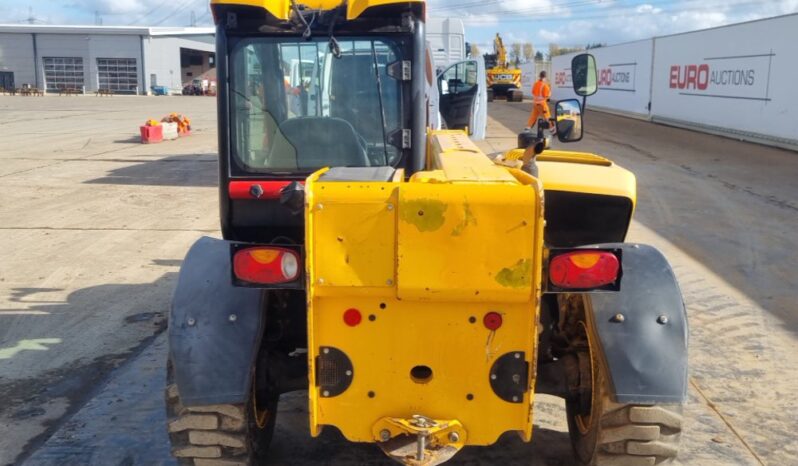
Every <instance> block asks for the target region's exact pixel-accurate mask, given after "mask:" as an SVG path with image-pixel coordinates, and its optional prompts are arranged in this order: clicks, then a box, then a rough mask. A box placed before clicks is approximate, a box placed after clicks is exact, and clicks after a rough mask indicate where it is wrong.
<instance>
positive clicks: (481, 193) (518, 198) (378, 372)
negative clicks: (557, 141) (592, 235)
mask: <svg viewBox="0 0 798 466" xmlns="http://www.w3.org/2000/svg"><path fill="white" fill-rule="evenodd" d="M459 134H460V135H462V137H461V136H458V135H457V134H455V133H453V132H451V131H447V132H443V133H442V134H438V133H437V132H432V133H430V135H429V139H428V140H429V144H430V145H429V150H430V152H429V162H430V165H429V166H428V171H424V172H417V173H415V174H414V175H413V176H411V177H410V179H409V180H403V179H401V177H396V178H394V179H393V180H392V182H357V183H355V182H352V183H349V182H347V183H342V182H334V181H328V182H324V181H323V180H320V179H319V174H318V173H316V174H314V175H311V177H309V178H308V180H307V181H306V188H305V191H306V200H307V202H306V211H305V215H306V222H305V225H306V233H305V236H306V245H305V246H306V261H305V264H306V267H307V270H306V272H307V273H306V277H307V289H308V301H309V305H308V363H309V366H310V367H309V369H310V370H309V378H310V385H309V391H308V393H309V400H310V409H309V412H310V430H311V434H312V435H314V436H316V435H318V434H319V433H320V431H321V428H322V426H324V425H333V426H336V427H337V428H338V429H339V430H340V431H341V432H342V433H343V435H344V436H345V437H346V438H347V439H349V440H352V441H358V442H374V441H375V440H376V439H375V434H374V431H373V428H374V426H375V425H376V423H378V422H379V421H380V420H381V419H385V418H398V419H409V418H410V417H411V416H412V415H414V414H421V415H424V416H427V417H430V418H432V419H446V420H452V421H457V422H459V423H460V425H462V428H463V433H464V435H463V438H465V440H464V443H465V444H467V445H488V444H491V443H494V442H495V441H496V440H497V439H498V438H499V436H500V435H501V434H503V433H505V432H509V431H513V432H518V433H520V434H521V437H522V438H524V439H525V440H529V439H531V435H532V401H533V398H534V390H531V389H530V390H529V391H528V392H527V393H526V395H525V396H524V399H523V402H522V403H508V402H506V401H503V400H501V399H500V398H499V397H498V396H497V395H496V394H495V393H494V392H493V390H492V389H491V386H490V369H491V366H492V365H493V364H494V363H495V361H496V360H497V358H499V357H501V356H502V355H504V354H505V353H508V352H512V351H518V352H523V353H524V354H526V355H527V356H526V360H527V362H528V363H529V365H530V371H529V379H528V381H527V382H528V383H529V386H530V387H534V385H535V364H536V361H535V357H534V355H535V354H536V351H537V348H536V344H537V341H536V336H537V334H538V332H537V321H538V312H539V302H540V293H541V286H542V265H541V264H542V260H543V255H544V250H543V203H542V186H541V184H540V182H539V181H538V180H537V179H535V178H531V177H530V178H523V177H522V179H521V180H519V179H517V178H516V176H514V175H513V174H511V173H509V172H508V171H507V170H506V169H504V168H502V167H498V166H496V165H494V164H493V163H492V162H491V161H490V160H489V159H488V157H487V156H486V155H484V154H483V153H481V152H480V151H479V149H476V147H475V146H473V144H471V143H470V141H468V139H467V138H466V137H465V136H464V135H463V133H459ZM440 151H444V152H445V153H442V152H440ZM419 212H423V215H419ZM519 258H521V260H519ZM505 269H506V270H505ZM350 308H355V309H358V310H360V312H361V313H362V315H363V317H364V318H363V320H362V322H361V323H360V324H359V325H356V326H354V327H350V326H348V325H346V323H345V322H344V321H343V313H344V312H346V310H347V309H350ZM488 312H499V313H500V314H501V315H502V317H503V319H504V325H502V327H501V328H499V329H498V330H496V331H491V330H489V329H487V328H485V326H484V325H482V318H483V316H484V315H485V314H486V313H488ZM472 318H473V319H472ZM472 320H473V322H472ZM322 346H331V347H335V348H338V349H340V350H341V351H343V352H344V353H345V354H346V355H347V356H348V357H349V358H350V360H351V362H352V365H353V367H354V374H355V375H354V377H353V379H352V383H351V385H350V387H349V388H348V389H347V390H346V391H344V392H343V393H342V394H340V395H338V396H334V397H324V396H322V394H321V393H320V389H319V387H317V386H316V379H315V373H316V360H317V357H318V356H319V352H320V348H321V347H322ZM452 348H456V355H453V353H452ZM417 365H425V366H428V367H429V368H431V369H432V373H433V375H432V377H431V379H429V380H426V381H425V382H424V383H419V382H418V381H417V380H414V379H413V377H412V376H411V374H410V370H411V368H413V367H414V366H417ZM467 395H472V396H471V397H468V396H467Z"/></svg>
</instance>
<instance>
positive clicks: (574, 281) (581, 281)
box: [549, 251, 620, 289]
mask: <svg viewBox="0 0 798 466" xmlns="http://www.w3.org/2000/svg"><path fill="white" fill-rule="evenodd" d="M619 269H620V264H619V262H618V257H617V256H616V255H615V254H613V253H611V252H606V251H574V252H568V253H565V254H560V255H559V256H556V257H554V258H553V259H552V260H551V262H550V263H549V278H550V279H551V283H553V284H554V285H555V286H558V287H560V288H580V289H585V288H598V287H600V286H604V285H609V284H611V283H614V282H615V281H616V280H617V279H618V271H619Z"/></svg>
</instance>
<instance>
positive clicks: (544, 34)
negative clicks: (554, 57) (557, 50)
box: [538, 29, 563, 43]
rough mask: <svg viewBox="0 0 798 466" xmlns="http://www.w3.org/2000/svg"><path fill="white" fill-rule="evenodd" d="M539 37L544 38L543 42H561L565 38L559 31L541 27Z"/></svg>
mask: <svg viewBox="0 0 798 466" xmlns="http://www.w3.org/2000/svg"><path fill="white" fill-rule="evenodd" d="M538 37H540V38H541V39H542V41H543V42H546V43H548V42H560V41H561V40H562V38H563V36H562V34H561V33H559V32H557V31H549V30H548V29H541V30H540V31H538Z"/></svg>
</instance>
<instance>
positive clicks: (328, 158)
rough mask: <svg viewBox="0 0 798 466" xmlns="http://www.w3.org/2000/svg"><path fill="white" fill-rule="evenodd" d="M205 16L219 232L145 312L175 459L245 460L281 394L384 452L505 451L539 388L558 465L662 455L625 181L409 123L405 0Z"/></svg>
mask: <svg viewBox="0 0 798 466" xmlns="http://www.w3.org/2000/svg"><path fill="white" fill-rule="evenodd" d="M211 8H212V11H213V15H214V19H215V23H216V41H217V53H216V58H217V70H218V71H217V72H218V124H219V201H220V218H221V227H222V233H223V239H216V238H210V237H204V238H201V239H199V240H198V241H197V242H196V243H195V244H194V245H193V246H192V247H191V249H190V250H189V252H188V254H187V256H186V258H185V260H184V262H183V264H182V267H181V270H180V275H179V278H178V282H177V286H176V290H175V294H174V299H173V303H172V308H171V313H170V320H169V361H168V365H167V366H168V369H167V371H168V374H167V378H168V386H167V388H166V402H167V412H168V418H169V420H168V426H167V427H168V431H169V437H170V440H171V443H172V453H173V454H174V456H175V457H176V458H177V459H178V460H179V463H180V464H193V465H197V466H202V465H254V464H258V463H260V462H261V461H263V460H265V459H266V458H268V447H269V443H270V441H271V437H272V433H273V431H274V428H275V423H276V422H278V421H277V413H278V411H277V406H278V402H279V397H280V395H281V394H284V393H287V392H291V391H298V390H306V391H307V393H308V412H309V418H310V435H312V436H317V435H319V433H320V432H321V431H322V429H325V428H335V429H338V430H339V431H340V432H341V433H342V434H343V435H344V436H345V437H346V438H347V439H348V440H350V441H352V442H372V443H375V444H377V445H379V446H380V447H381V448H382V449H383V451H384V452H385V453H386V454H387V455H388V456H389V457H391V458H393V459H395V460H396V461H398V462H400V463H403V464H407V465H435V464H440V463H443V462H445V461H447V460H448V459H450V458H452V456H453V455H455V454H456V453H457V452H458V451H459V450H460V449H461V448H462V447H463V446H466V445H469V446H488V445H491V444H493V443H494V442H496V440H497V439H498V438H499V436H501V435H502V434H504V433H506V432H514V433H516V434H517V435H519V436H520V437H521V438H522V439H524V440H525V441H530V440H531V439H532V433H533V419H534V414H535V402H534V401H535V395H536V394H538V393H545V394H550V395H555V396H559V397H562V398H563V399H564V400H565V403H566V406H567V417H568V425H569V429H570V434H571V437H572V440H573V446H574V452H575V459H574V460H570V459H563V461H564V464H578V465H599V466H610V465H629V466H632V465H653V464H658V465H660V464H667V463H669V462H671V461H672V460H673V459H674V458H675V456H676V454H677V448H678V442H679V435H680V432H681V423H682V418H681V406H682V403H683V402H684V400H685V394H686V383H687V320H686V316H685V309H684V305H683V302H682V298H681V294H680V291H679V287H678V285H677V283H676V280H675V278H674V275H673V272H672V271H671V268H670V266H669V265H668V262H667V261H666V260H665V258H664V257H663V256H662V254H660V253H659V252H658V251H657V250H656V249H654V248H652V247H650V246H646V245H642V244H632V243H626V242H624V239H625V236H626V232H627V229H628V227H629V223H630V221H631V217H632V212H633V210H634V205H635V200H636V186H635V178H634V176H633V175H632V174H631V173H630V172H628V171H626V170H624V169H623V168H621V167H619V166H618V165H616V164H614V163H613V162H611V161H609V160H607V159H605V158H603V157H600V156H598V155H593V154H588V153H573V152H563V151H553V150H545V149H544V148H545V144H542V143H541V137H542V136H541V134H537V135H534V134H529V133H523V134H522V135H521V136H519V144H518V146H519V147H518V148H515V149H513V150H510V151H508V153H507V154H505V155H504V156H502V157H500V158H499V159H497V160H495V161H494V160H491V159H490V158H489V157H488V156H486V155H485V154H484V153H483V152H481V151H480V150H479V149H478V148H477V146H476V145H475V144H474V143H473V142H472V141H471V140H470V139H469V138H468V135H467V134H466V132H464V131H462V130H452V129H448V130H433V129H431V128H430V126H429V125H428V122H429V121H431V120H432V115H431V112H430V108H433V107H432V102H433V101H436V98H437V97H440V96H439V95H438V94H439V93H441V92H442V91H441V90H440V89H438V84H439V83H438V79H436V77H435V76H434V75H433V72H432V70H433V69H434V67H433V64H432V63H431V60H430V58H429V57H430V55H429V53H428V51H427V49H426V41H425V38H424V20H425V3H424V2H423V1H420V0H419V1H407V0H402V1H399V0H349V1H342V0H303V1H301V2H300V1H292V0H214V1H213V2H212V5H211ZM297 64H301V67H302V74H301V75H302V79H291V77H292V73H293V74H296V71H295V70H296V69H297V66H298V65H297ZM454 66H458V65H454ZM459 66H462V69H463V70H464V71H466V75H468V74H470V73H473V72H474V70H477V71H478V70H480V69H481V70H483V72H484V67H483V68H480V67H478V66H477V67H474V66H473V64H469V63H465V64H461V65H459ZM292 70H294V71H292ZM469 70H470V71H469ZM572 72H573V82H574V86H575V91H576V93H577V94H578V95H581V96H588V95H591V94H592V93H594V92H595V91H596V76H595V74H596V70H595V60H593V57H591V56H589V55H580V56H578V57H576V58H574V61H573V63H572ZM454 74H455V75H457V73H454ZM452 79H459V78H452ZM462 81H463V84H464V85H478V86H481V85H482V84H483V83H484V82H485V81H484V80H480V79H476V78H474V76H469V77H468V79H465V80H462ZM469 83H471V84H469ZM454 84H456V87H457V86H460V83H457V82H455V83H454ZM471 90H473V89H471ZM449 91H451V88H450V89H449ZM469 92H470V91H469ZM475 92H478V91H475ZM468 96H469V98H471V97H473V93H471V94H468ZM440 103H441V108H440V114H441V115H443V117H444V119H446V118H447V115H448V117H449V118H451V117H452V115H453V114H451V113H448V112H447V108H444V106H448V105H451V104H452V101H451V99H450V100H447V101H445V102H444V101H440ZM583 110H584V98H583V99H582V102H579V101H577V100H572V101H565V102H558V103H557V108H556V112H557V114H558V115H559V116H563V118H558V119H557V120H556V121H557V125H558V126H561V125H562V127H560V128H558V132H557V137H558V138H559V139H560V141H562V142H571V141H576V140H579V139H581V137H582V124H581V119H582V112H583ZM566 115H567V117H566ZM459 117H462V115H460V116H458V118H459ZM450 127H451V126H450Z"/></svg>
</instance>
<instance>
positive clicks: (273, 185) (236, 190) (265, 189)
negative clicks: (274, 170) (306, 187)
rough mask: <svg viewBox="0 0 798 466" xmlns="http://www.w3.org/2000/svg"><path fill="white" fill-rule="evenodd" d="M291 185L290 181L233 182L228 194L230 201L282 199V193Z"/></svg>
mask: <svg viewBox="0 0 798 466" xmlns="http://www.w3.org/2000/svg"><path fill="white" fill-rule="evenodd" d="M300 183H303V184H304V181H300ZM289 184H291V182H290V181H263V180H261V181H231V182H230V184H229V185H228V186H227V194H228V196H230V199H261V200H264V199H280V192H281V191H282V190H283V188H285V187H286V186H288V185H289Z"/></svg>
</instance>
